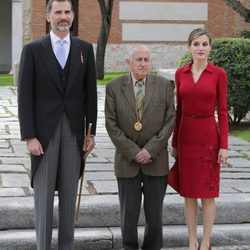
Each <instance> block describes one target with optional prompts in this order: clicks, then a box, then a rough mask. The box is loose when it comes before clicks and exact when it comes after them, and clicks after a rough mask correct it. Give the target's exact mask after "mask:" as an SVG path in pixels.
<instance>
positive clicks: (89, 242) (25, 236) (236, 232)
mask: <svg viewBox="0 0 250 250" xmlns="http://www.w3.org/2000/svg"><path fill="white" fill-rule="evenodd" d="M143 230H144V228H143V227H139V228H138V235H139V241H140V244H141V242H142V238H143ZM163 235H164V248H166V249H169V248H174V247H187V246H188V239H187V229H186V226H184V225H179V226H178V225H172V226H164V228H163ZM201 235H202V228H201V226H199V227H198V238H199V240H200V239H201ZM211 245H212V246H228V248H227V247H225V248H224V249H227V250H228V249H230V246H237V245H245V246H249V248H248V249H250V224H237V225H230V224H225V225H215V226H214V228H213V234H212V241H211ZM0 249H1V250H15V249H18V250H27V249H29V250H33V249H34V250H35V249H36V238H35V230H34V229H21V230H3V231H0ZM52 249H57V230H56V229H54V230H53V236H52ZM75 249H76V250H77V249H86V250H92V249H93V250H102V249H106V250H111V249H121V233H120V228H119V227H103V228H76V229H75ZM235 249H240V248H235ZM243 249H247V248H243Z"/></svg>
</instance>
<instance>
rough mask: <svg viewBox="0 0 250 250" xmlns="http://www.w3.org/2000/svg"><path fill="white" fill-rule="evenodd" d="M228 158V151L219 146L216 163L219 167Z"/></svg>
mask: <svg viewBox="0 0 250 250" xmlns="http://www.w3.org/2000/svg"><path fill="white" fill-rule="evenodd" d="M227 159H228V151H227V149H223V148H221V149H220V150H219V153H218V163H219V164H220V166H221V167H223V166H225V165H226V163H227Z"/></svg>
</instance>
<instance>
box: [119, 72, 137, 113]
mask: <svg viewBox="0 0 250 250" xmlns="http://www.w3.org/2000/svg"><path fill="white" fill-rule="evenodd" d="M122 91H123V93H124V95H125V96H126V98H127V101H128V104H129V107H130V108H131V110H132V111H133V112H134V113H135V114H136V110H135V95H134V89H133V85H132V82H131V79H130V75H127V77H126V78H125V79H124V81H123V86H122Z"/></svg>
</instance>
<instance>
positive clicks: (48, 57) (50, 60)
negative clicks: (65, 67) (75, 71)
mask: <svg viewBox="0 0 250 250" xmlns="http://www.w3.org/2000/svg"><path fill="white" fill-rule="evenodd" d="M42 47H43V48H45V49H46V53H41V60H42V61H43V65H44V66H45V67H46V68H47V72H49V74H50V76H51V78H52V79H53V81H54V82H55V84H56V85H57V87H58V89H59V90H60V92H61V93H63V89H62V84H61V81H60V77H59V74H58V68H57V62H56V57H55V55H54V52H53V49H52V45H51V40H50V35H49V34H48V35H47V36H46V37H45V38H44V40H43V41H42Z"/></svg>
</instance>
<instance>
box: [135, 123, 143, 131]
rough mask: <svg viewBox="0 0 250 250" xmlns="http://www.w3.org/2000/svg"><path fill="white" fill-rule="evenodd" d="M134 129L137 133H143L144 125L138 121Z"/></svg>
mask: <svg viewBox="0 0 250 250" xmlns="http://www.w3.org/2000/svg"><path fill="white" fill-rule="evenodd" d="M134 129H135V130H136V131H141V130H142V124H141V123H140V122H139V121H137V122H136V123H135V124H134Z"/></svg>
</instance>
